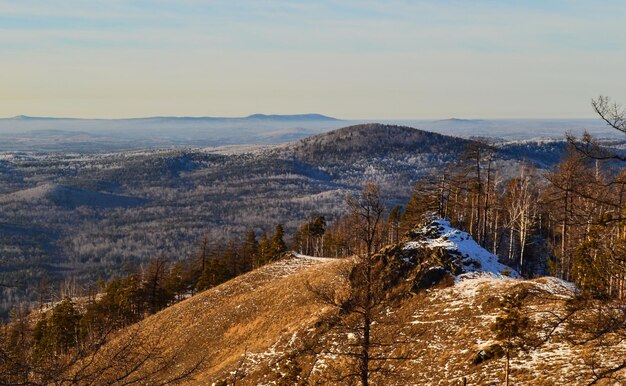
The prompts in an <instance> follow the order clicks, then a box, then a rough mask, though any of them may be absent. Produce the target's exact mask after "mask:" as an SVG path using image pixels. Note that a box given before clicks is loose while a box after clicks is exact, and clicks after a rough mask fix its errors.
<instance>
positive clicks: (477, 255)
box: [404, 218, 520, 280]
mask: <svg viewBox="0 0 626 386" xmlns="http://www.w3.org/2000/svg"><path fill="white" fill-rule="evenodd" d="M420 234H423V235H425V236H424V238H423V240H419V241H410V242H407V243H406V244H405V245H404V249H405V250H410V249H416V248H429V249H435V248H444V249H446V250H448V251H456V252H458V253H459V254H460V255H461V257H462V261H463V264H462V268H463V271H464V272H465V273H473V272H476V273H483V274H488V275H493V276H494V277H496V278H505V277H511V278H519V277H520V275H519V273H517V271H515V270H514V269H513V268H511V267H508V266H506V265H504V264H502V263H500V262H499V261H498V256H496V255H494V254H493V253H491V252H489V251H487V250H486V249H485V248H483V247H481V246H480V245H478V243H476V241H474V239H473V238H472V236H470V235H469V233H467V232H463V231H461V230H459V229H456V228H454V227H452V226H451V225H450V222H449V221H447V220H443V219H439V218H438V219H434V220H433V221H431V222H430V223H429V224H428V225H426V226H424V227H423V228H422V229H421V230H420ZM464 278H465V276H464V274H462V275H459V277H458V279H459V280H462V279H464Z"/></svg>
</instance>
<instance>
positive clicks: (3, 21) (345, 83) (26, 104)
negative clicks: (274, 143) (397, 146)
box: [0, 0, 626, 119]
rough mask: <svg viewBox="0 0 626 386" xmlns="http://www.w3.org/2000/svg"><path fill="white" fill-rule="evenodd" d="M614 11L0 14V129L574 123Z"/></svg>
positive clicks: (616, 73) (112, 2) (425, 8)
mask: <svg viewBox="0 0 626 386" xmlns="http://www.w3.org/2000/svg"><path fill="white" fill-rule="evenodd" d="M625 19H626V2H624V1H601V0H598V1H558V0H554V1H552V0H543V1H533V0H529V1H512V0H508V1H507V0H501V1H487V0H474V1H445V0H443V1H418V0H416V1H408V0H407V1H394V0H389V1H369V0H344V1H338V0H324V1H296V0H292V1H282V0H265V1H264V0H255V1H237V0H225V1H221V0H207V1H199V0H179V1H164V0H145V1H131V0H128V1H121V0H106V1H95V0H92V1H85V0H66V1H62V0H59V1H56V0H45V1H34V0H20V1H13V0H6V1H5V0H0V117H10V116H15V115H31V116H53V117H83V118H123V117H142V116H156V115H160V116H163V115H175V116H246V115H249V114H253V113H267V114H298V113H312V112H315V113H322V114H327V115H331V116H336V117H340V118H346V119H368V118H385V119H420V118H421V119H440V118H450V117H461V118H586V117H593V111H592V109H591V107H590V100H591V98H593V97H596V96H598V95H600V94H602V95H609V96H611V97H612V98H613V99H614V100H616V101H618V102H622V103H625V104H626V39H624V37H625V36H626V23H624V20H625Z"/></svg>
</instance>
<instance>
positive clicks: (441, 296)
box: [139, 256, 626, 386]
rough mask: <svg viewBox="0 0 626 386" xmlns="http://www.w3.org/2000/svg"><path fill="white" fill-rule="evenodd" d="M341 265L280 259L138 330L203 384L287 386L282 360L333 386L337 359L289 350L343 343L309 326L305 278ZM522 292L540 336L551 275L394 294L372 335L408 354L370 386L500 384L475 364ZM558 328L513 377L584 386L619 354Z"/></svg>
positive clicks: (314, 314)
mask: <svg viewBox="0 0 626 386" xmlns="http://www.w3.org/2000/svg"><path fill="white" fill-rule="evenodd" d="M349 264H351V260H333V259H318V260H314V259H307V258H302V257H295V256H294V257H291V258H287V259H285V260H283V261H279V262H276V263H273V264H271V265H268V266H265V267H263V268H261V269H258V270H256V271H254V272H250V273H248V274H246V275H243V276H241V277H238V278H236V279H234V280H231V281H229V282H227V283H224V284H223V285H220V286H218V287H216V288H213V289H211V290H208V291H205V292H203V293H201V294H199V295H197V296H194V297H192V298H190V299H188V300H186V301H184V302H182V303H179V304H177V305H175V306H172V307H170V308H168V309H166V310H164V311H162V312H160V313H158V314H156V315H153V316H151V317H150V318H148V319H146V320H145V321H143V322H142V323H141V324H140V326H139V327H140V331H143V332H144V333H145V334H154V333H155V332H156V331H159V332H161V333H157V335H159V336H161V337H162V342H161V343H162V344H163V347H167V350H169V353H170V354H171V353H174V352H178V353H180V355H179V356H178V357H177V364H176V369H180V371H184V369H188V368H191V367H193V366H194V365H195V364H197V363H198V361H199V360H201V359H204V361H203V363H202V365H201V368H200V369H199V370H198V372H196V373H195V374H194V377H193V379H187V380H186V381H184V383H185V384H197V385H210V384H213V383H217V382H219V381H222V380H226V381H227V382H228V384H229V385H230V384H233V383H236V384H237V385H261V384H263V385H270V384H271V385H286V384H294V381H293V380H286V378H285V376H286V375H287V374H286V373H285V368H286V367H285V365H286V362H291V361H300V363H299V364H300V367H301V370H302V372H301V373H300V378H299V380H300V381H301V382H302V384H338V383H337V382H335V381H332V380H331V379H330V378H329V377H328V374H329V371H330V370H331V369H332V368H333V367H335V368H338V369H339V370H341V367H342V366H343V364H341V363H342V360H341V358H339V357H338V356H336V355H331V354H323V353H320V354H319V355H318V357H317V358H316V360H315V361H314V362H312V361H311V359H310V358H311V355H310V352H309V353H302V352H300V351H298V349H299V348H301V344H300V343H301V342H299V341H300V340H301V339H303V338H304V337H307V336H308V337H311V336H316V339H317V340H318V341H319V342H321V343H322V344H323V345H325V346H326V348H329V347H332V348H333V350H334V351H341V348H342V346H345V345H347V344H349V341H350V339H351V337H350V336H347V335H346V334H345V333H341V332H337V331H334V332H333V331H330V332H320V331H321V330H320V323H318V322H319V321H320V320H322V319H323V317H324V316H325V315H327V314H328V313H329V312H330V310H329V308H328V307H327V306H325V305H324V304H323V303H321V302H319V299H317V298H316V297H315V296H314V295H313V294H312V293H311V292H310V291H309V290H307V285H306V283H307V282H310V283H311V284H313V285H315V286H316V287H320V286H325V287H327V288H329V287H330V288H332V287H338V286H340V285H341V280H339V276H340V275H339V273H340V272H341V271H345V268H346V267H347V266H349ZM521 288H526V289H530V290H531V292H532V294H533V295H532V296H530V297H528V298H527V304H526V307H525V310H526V311H525V312H527V314H528V315H529V316H530V318H531V319H532V320H533V325H534V326H536V328H537V329H538V331H537V332H538V333H543V332H545V331H548V330H549V327H550V323H551V322H552V321H553V319H554V317H555V315H559V314H562V313H564V312H565V310H564V304H565V301H566V299H567V298H568V297H569V296H570V295H571V291H572V290H571V288H570V287H568V286H567V285H566V284H565V283H563V282H561V281H559V280H557V279H554V278H541V279H536V280H517V279H500V278H495V277H494V276H493V275H488V274H481V273H471V274H466V275H464V277H463V278H462V279H461V280H459V279H457V281H456V282H455V283H453V282H451V281H448V282H442V283H440V284H439V285H437V286H434V287H431V288H430V289H427V290H423V291H421V292H419V293H417V294H407V293H405V294H404V295H403V296H398V298H397V299H391V300H390V302H389V304H388V305H387V306H385V309H383V310H381V311H382V312H381V313H380V316H379V323H377V324H376V325H375V326H374V331H373V333H374V334H375V335H376V336H377V337H378V338H381V339H383V340H385V339H387V338H391V337H395V338H398V337H399V338H403V340H404V341H405V342H408V343H407V344H403V345H402V346H398V347H390V348H389V354H390V355H399V356H402V355H405V356H410V357H411V359H409V360H403V361H398V362H397V363H394V364H393V365H392V367H393V370H394V372H393V374H394V375H390V376H387V377H379V378H374V379H373V380H374V384H385V385H406V384H414V385H462V384H463V378H466V380H467V384H469V385H497V384H501V383H502V376H503V370H504V362H503V360H502V359H492V360H488V361H486V362H483V363H480V364H474V363H473V362H474V359H475V358H476V355H477V354H478V353H479V352H480V351H481V350H483V349H485V348H488V347H489V346H490V345H492V344H493V343H494V333H493V332H492V331H491V327H492V325H493V323H494V321H495V318H496V316H497V315H498V313H499V312H500V310H499V308H498V300H499V299H500V298H501V297H502V296H503V295H505V294H507V293H511V292H513V291H518V290H520V289H521ZM398 321H400V324H398ZM315 332H317V333H318V335H315ZM566 332H567V331H565V330H564V328H563V327H558V328H556V330H555V331H554V334H553V339H552V340H551V341H549V342H548V343H545V344H543V345H541V346H540V347H539V348H536V349H533V350H530V351H528V352H525V353H524V352H522V353H520V354H519V355H515V356H514V357H513V360H512V373H511V383H512V384H513V385H546V386H547V385H585V384H588V383H589V382H590V381H591V380H592V367H593V366H592V363H591V360H592V359H593V358H594V357H595V358H596V359H597V356H598V355H600V356H601V361H600V362H599V363H600V365H604V366H608V365H610V364H612V363H617V362H618V361H620V360H621V359H622V358H624V357H625V356H626V346H625V345H623V344H622V345H621V346H617V347H613V348H611V350H609V351H605V352H602V351H601V350H600V349H599V348H598V347H596V346H594V344H593V343H589V344H582V345H577V346H574V345H571V344H570V343H568V342H567V341H566V340H565V339H564V338H563V337H564V336H565V334H566ZM540 335H541V334H540ZM166 354H167V353H166ZM407 354H408V355H407ZM307 358H308V359H307ZM597 364H598V362H597V363H596V365H597ZM170 372H171V370H170ZM163 376H164V377H165V376H166V375H165V374H164V375H163ZM163 379H165V378H163ZM233 381H236V382H233ZM599 384H601V385H614V384H615V385H617V384H619V383H615V382H605V383H599Z"/></svg>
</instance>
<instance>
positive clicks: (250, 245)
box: [242, 229, 259, 271]
mask: <svg viewBox="0 0 626 386" xmlns="http://www.w3.org/2000/svg"><path fill="white" fill-rule="evenodd" d="M258 253H259V243H258V242H257V240H256V233H255V232H254V230H252V229H249V230H248V231H247V232H246V241H245V243H244V245H243V251H242V255H243V258H244V260H245V262H246V266H245V269H246V271H251V270H252V269H254V268H256V265H255V262H256V261H257V254H258Z"/></svg>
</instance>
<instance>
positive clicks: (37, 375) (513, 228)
mask: <svg viewBox="0 0 626 386" xmlns="http://www.w3.org/2000/svg"><path fill="white" fill-rule="evenodd" d="M593 106H594V108H595V110H596V112H597V113H598V114H599V115H600V117H601V118H602V119H604V120H605V121H606V122H607V123H608V124H609V125H610V126H611V127H613V128H614V129H616V130H618V131H621V132H624V133H626V124H625V122H626V121H625V119H624V112H623V110H621V109H619V108H618V107H617V106H616V105H614V104H611V102H610V100H609V99H608V98H605V97H600V98H598V99H596V100H594V104H593ZM316 146H319V145H316ZM500 153H501V151H500V149H499V148H498V147H497V146H494V145H493V144H490V143H485V142H480V141H467V142H466V143H463V148H462V152H461V154H460V156H459V157H458V158H457V159H452V160H450V162H447V163H446V165H445V167H444V168H442V169H438V170H433V172H432V173H422V174H421V175H420V176H419V177H418V178H417V179H416V182H415V184H414V189H413V191H412V193H411V195H410V197H409V198H408V200H407V201H405V202H403V203H402V204H398V203H397V202H398V199H397V197H394V198H393V199H387V198H386V197H385V190H384V189H381V187H380V186H379V185H377V184H376V183H375V182H373V181H368V182H367V183H366V184H365V185H364V188H363V193H362V195H361V196H359V195H355V194H352V193H349V194H347V195H344V196H343V198H344V200H345V201H344V205H345V206H344V208H346V209H344V210H343V211H342V212H339V213H333V216H332V217H327V216H325V215H324V214H321V213H319V212H318V213H312V214H309V215H308V216H303V217H302V218H301V221H300V222H299V223H298V224H297V225H296V226H294V227H293V231H292V232H290V233H289V234H287V233H286V232H285V226H284V224H282V223H274V224H271V223H266V224H265V226H264V227H263V229H269V231H263V232H258V231H257V230H255V229H253V228H248V229H247V230H245V231H244V232H242V233H243V234H233V236H232V237H229V238H216V237H214V236H213V235H214V234H215V232H214V231H211V230H210V229H206V230H205V231H204V232H203V235H202V236H200V237H198V238H197V239H196V241H195V242H194V243H193V247H192V248H191V250H192V251H193V252H192V253H191V254H190V256H189V258H187V259H181V260H172V259H168V258H166V257H165V256H163V255H161V256H156V257H152V258H150V259H148V260H146V261H144V262H142V263H141V264H125V265H123V267H122V268H121V270H120V271H118V272H117V273H116V274H115V275H113V276H112V277H111V278H109V279H108V280H103V279H102V278H100V279H99V280H98V281H92V282H90V283H89V284H88V285H87V286H85V285H84V284H83V283H77V281H76V279H75V278H72V277H71V276H70V277H66V279H65V280H63V281H62V282H61V283H60V284H59V285H58V286H51V285H49V284H48V283H47V282H46V280H44V279H42V280H40V281H39V286H38V288H36V290H35V293H36V294H37V297H38V301H37V302H36V303H37V304H35V305H34V307H33V304H32V303H30V304H29V303H24V304H16V305H14V307H12V310H11V314H10V317H11V322H10V323H9V324H7V325H5V326H3V327H2V330H1V334H0V338H1V341H0V359H1V361H0V365H1V366H2V370H3V371H2V373H3V374H4V378H3V379H2V382H4V383H25V382H26V383H28V382H32V380H33V379H35V380H36V381H35V382H36V383H37V384H39V383H40V384H49V383H51V382H58V381H59V380H60V379H61V378H62V377H63V376H65V375H66V374H67V373H68V371H69V369H72V368H75V367H76V366H81V365H83V364H84V363H85V362H84V359H85V358H89V357H90V355H94V353H95V352H97V351H98V349H99V347H100V346H101V345H102V344H103V343H104V342H105V341H107V340H108V339H110V337H111V336H112V334H114V333H115V331H117V330H119V329H121V328H122V327H125V326H130V325H133V324H134V323H136V322H138V321H140V320H142V319H143V318H145V317H146V316H148V315H151V314H154V313H156V312H158V311H160V310H162V309H163V308H165V307H168V306H170V305H172V304H174V303H176V302H178V301H181V300H183V299H186V298H188V297H191V296H194V294H196V293H198V292H199V291H203V290H206V289H209V288H213V287H215V286H217V285H219V284H221V283H224V282H226V281H228V280H230V279H232V278H234V277H237V276H239V275H241V274H243V273H246V272H250V271H252V270H254V269H257V268H259V267H261V266H264V265H265V264H268V263H271V262H273V261H277V260H280V259H282V258H283V257H284V255H285V254H286V253H288V251H295V252H297V253H301V254H304V255H310V256H323V257H334V258H342V257H343V258H345V257H350V256H354V255H357V256H367V257H368V258H369V257H370V256H372V255H373V253H374V251H377V250H380V249H381V248H383V247H384V246H386V245H389V244H394V243H398V241H399V240H401V239H402V238H403V236H404V235H405V234H406V233H407V232H409V231H411V230H412V229H414V228H415V227H416V225H418V224H424V223H427V222H428V221H431V220H432V219H433V218H443V219H447V220H449V221H450V223H451V224H452V225H453V226H455V227H458V228H459V229H462V230H464V231H466V232H467V233H469V234H470V235H471V236H472V237H473V238H474V240H476V242H477V243H478V244H479V245H481V246H482V247H484V248H485V249H487V250H489V251H491V252H493V253H494V254H495V255H497V256H499V258H500V261H501V262H503V263H505V264H507V265H509V266H510V267H513V268H514V269H516V270H517V271H518V272H519V273H520V274H521V275H522V276H524V277H526V278H533V277H540V276H546V275H551V276H555V277H558V278H561V279H563V280H566V281H569V282H572V283H574V284H575V285H576V286H577V288H578V289H579V291H580V294H581V298H583V299H586V301H590V302H600V303H594V304H612V303H611V302H614V301H617V302H621V303H623V301H624V300H625V299H626V259H625V256H626V229H625V225H626V224H625V223H624V222H625V221H624V220H625V219H624V199H625V198H626V197H625V193H626V191H625V190H626V189H625V185H626V174H625V170H626V169H624V166H625V164H624V163H625V162H626V158H624V157H623V155H621V154H620V153H619V152H616V151H614V149H610V148H609V149H607V148H606V147H603V146H602V145H601V144H599V143H598V142H597V141H596V140H595V139H594V138H593V137H591V136H590V135H588V134H585V135H584V136H583V137H582V138H575V137H573V136H570V137H568V139H567V145H566V149H565V152H564V153H563V156H562V158H561V159H560V161H559V162H558V163H557V164H556V165H554V166H552V167H551V168H549V169H548V170H546V169H542V168H540V167H538V166H537V165H535V164H533V163H531V162H519V163H517V165H516V166H515V168H512V165H511V163H510V162H509V161H508V160H507V159H506V158H505V157H503V156H502V155H501V154H500ZM512 170H514V171H513V172H512ZM368 200H370V201H371V202H370V201H368ZM374 220H375V221H374ZM364 234H365V236H364ZM365 267H369V266H365ZM369 269H370V268H367V272H368V274H367V275H371V273H369V272H370V271H369ZM367 277H370V276H367ZM370 280H371V278H369V279H367V280H365V282H364V283H370ZM3 285H4V286H5V287H7V288H10V284H3ZM362 285H363V283H360V284H359V286H362ZM368 286H369V284H368ZM359 288H360V287H359ZM370 290H371V289H370V288H369V287H367V291H370ZM57 299H60V300H57ZM55 300H56V301H55ZM33 310H35V312H32V311H33ZM620 323H621V322H620ZM617 328H621V327H620V326H617ZM135 343H136V344H137V346H136V347H135V346H133V345H132V344H129V346H128V347H125V348H124V349H123V350H124V352H119V353H117V355H119V357H120V358H121V359H120V360H125V359H124V358H127V357H133V358H135V359H136V358H137V355H139V354H137V350H138V351H141V352H143V353H144V354H143V355H146V358H145V360H146V361H147V360H148V359H149V358H148V357H151V356H152V355H155V356H158V355H159V354H158V352H160V351H159V350H162V349H163V348H162V347H158V345H155V346H150V347H149V348H146V346H145V342H135ZM151 350H152V351H151ZM146 353H147V354H146ZM159 363H160V365H159V366H163V367H160V371H161V370H163V369H167V368H168V366H173V365H174V363H175V357H170V358H163V360H162V361H161V362H159ZM198 365H200V364H198ZM619 370H620V368H619V366H618V367H617V368H616V370H615V371H619ZM92 371H93V369H88V368H83V369H81V370H80V371H71V373H72V374H74V375H73V376H74V377H75V378H73V379H69V380H68V379H65V380H62V381H67V382H78V383H82V382H85V383H88V381H89V379H90V377H93V376H95V375H94V374H93V372H92ZM98 371H101V369H99V370H98ZM25 374H26V375H25ZM132 374H134V371H133V369H129V370H128V373H127V374H126V376H129V377H130V376H131V375H132ZM173 374H176V375H175V377H179V376H180V377H184V376H185V375H186V374H177V373H175V372H174V373H173ZM76 377H77V378H76ZM177 379H178V378H177ZM175 380H176V379H174V378H172V381H175Z"/></svg>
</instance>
